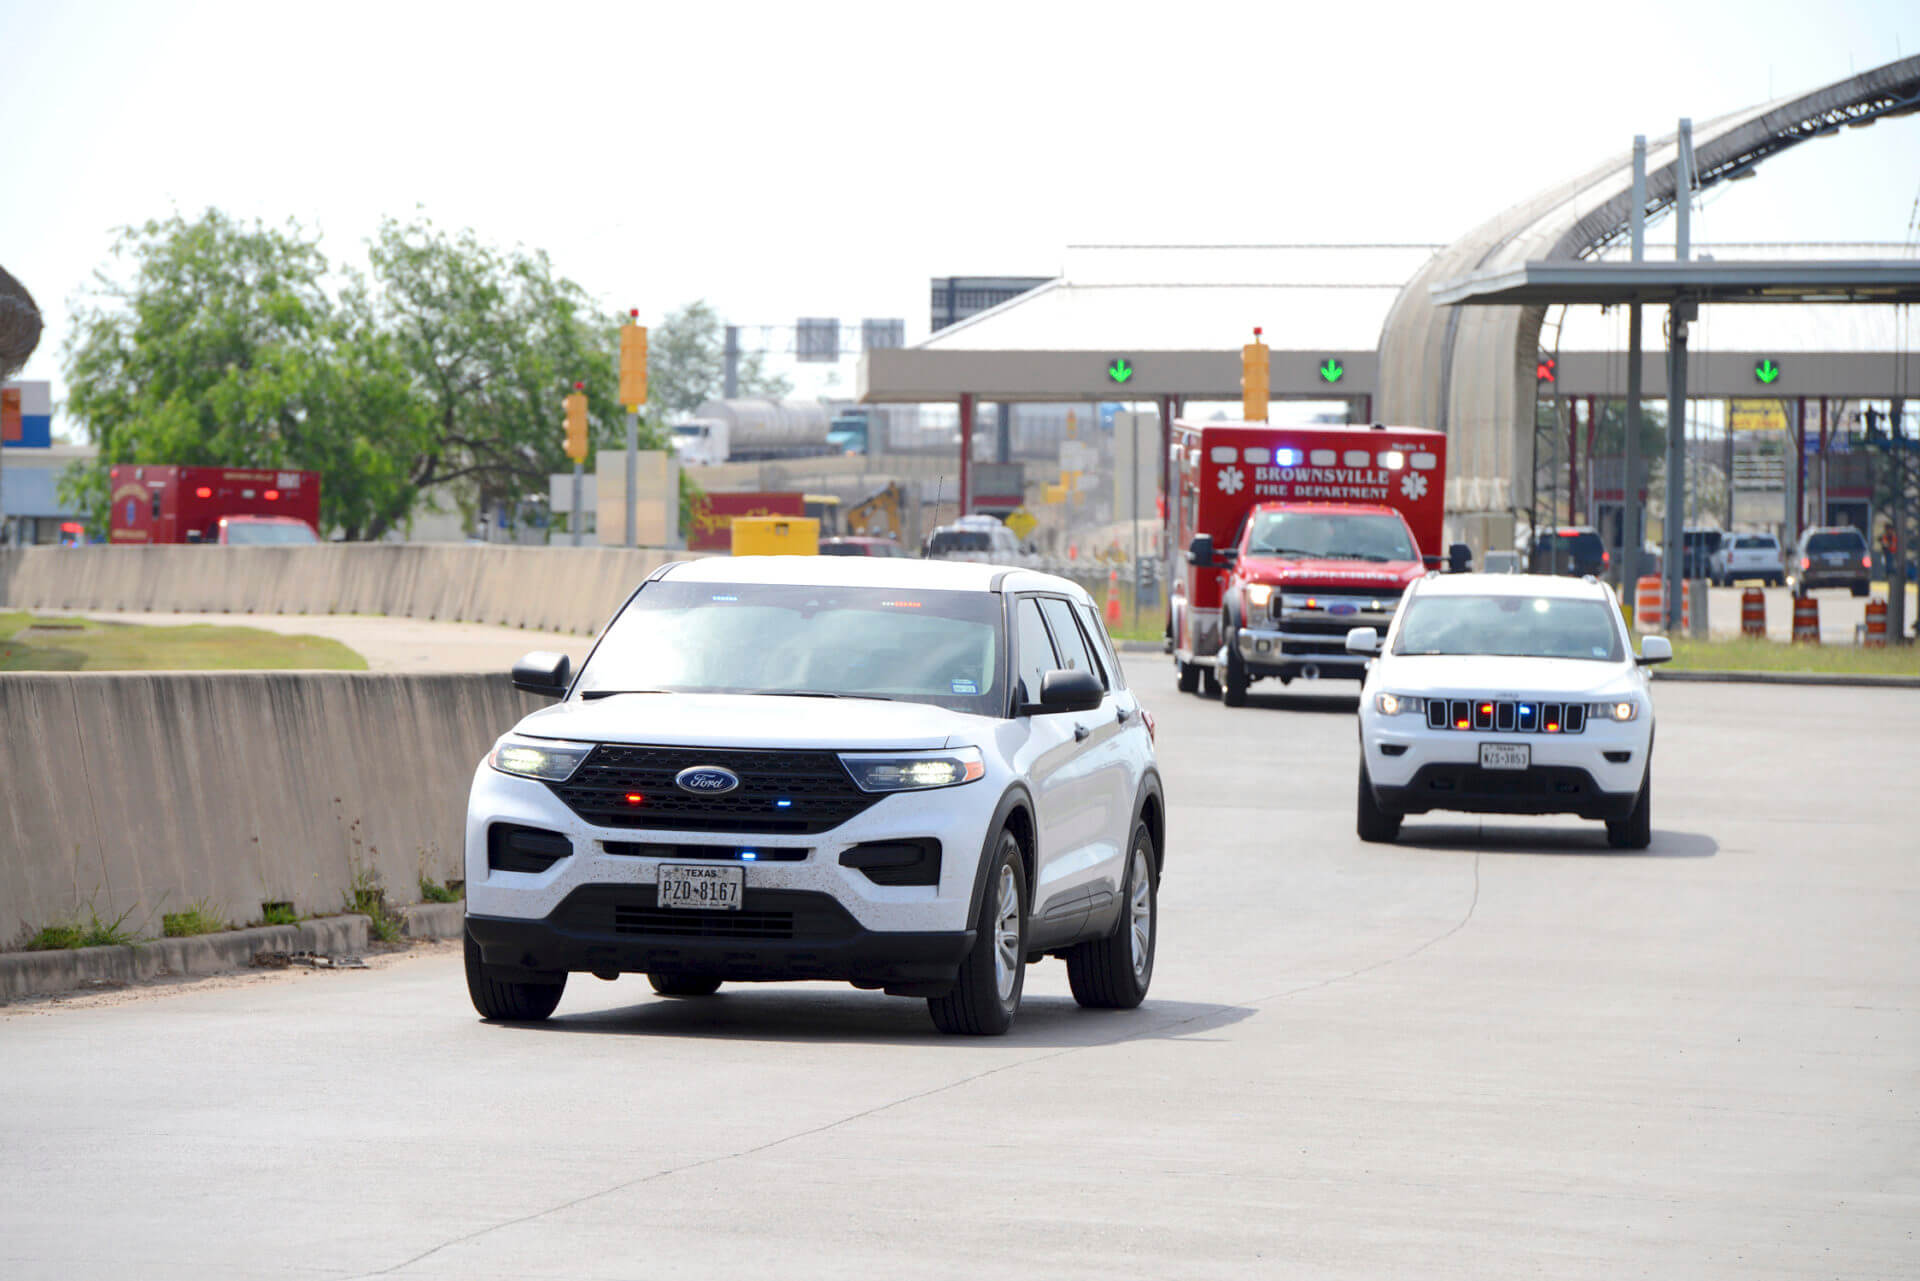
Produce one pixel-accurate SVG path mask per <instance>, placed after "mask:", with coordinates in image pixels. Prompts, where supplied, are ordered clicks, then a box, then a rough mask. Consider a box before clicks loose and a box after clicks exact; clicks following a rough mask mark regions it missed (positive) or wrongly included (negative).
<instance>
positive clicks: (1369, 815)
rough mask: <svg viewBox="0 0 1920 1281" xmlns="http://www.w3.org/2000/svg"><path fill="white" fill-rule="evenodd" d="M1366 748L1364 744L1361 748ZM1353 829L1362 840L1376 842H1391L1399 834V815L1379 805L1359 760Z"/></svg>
mask: <svg viewBox="0 0 1920 1281" xmlns="http://www.w3.org/2000/svg"><path fill="white" fill-rule="evenodd" d="M1361 750H1362V751H1364V750H1366V749H1365V748H1364V746H1363V747H1362V749H1361ZM1353 829H1354V831H1356V832H1357V833H1359V835H1360V839H1361V840H1363V841H1371V842H1374V843H1376V844H1383V843H1387V842H1391V841H1393V840H1394V839H1396V838H1397V837H1398V836H1399V835H1400V816H1399V815H1398V814H1393V813H1389V812H1388V811H1386V810H1384V809H1382V808H1381V807H1380V801H1379V798H1378V797H1376V796H1374V794H1373V779H1372V778H1371V777H1370V776H1369V775H1368V774H1367V763H1366V762H1365V761H1361V762H1360V793H1359V797H1358V798H1357V801H1356V804H1355V816H1354V823H1353Z"/></svg>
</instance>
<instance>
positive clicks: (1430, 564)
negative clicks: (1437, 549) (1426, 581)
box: [1420, 556, 1440, 569]
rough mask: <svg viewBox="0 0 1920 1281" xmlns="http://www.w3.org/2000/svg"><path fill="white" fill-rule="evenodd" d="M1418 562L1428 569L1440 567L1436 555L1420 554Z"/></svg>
mask: <svg viewBox="0 0 1920 1281" xmlns="http://www.w3.org/2000/svg"><path fill="white" fill-rule="evenodd" d="M1420 563H1421V564H1422V565H1425V566H1426V567H1427V568H1428V569H1438V568H1440V558H1439V557H1438V556H1422V557H1421V558H1420Z"/></svg>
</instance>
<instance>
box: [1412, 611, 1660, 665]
mask: <svg viewBox="0 0 1920 1281" xmlns="http://www.w3.org/2000/svg"><path fill="white" fill-rule="evenodd" d="M1617 619H1618V616H1617V615H1616V614H1614V612H1613V611H1612V610H1611V609H1609V608H1608V607H1607V605H1606V603H1605V602H1604V601H1597V600H1570V599H1568V598H1566V597H1563V596H1416V597H1415V598H1414V599H1412V600H1410V601H1408V602H1407V605H1406V613H1405V614H1404V615H1403V616H1402V617H1401V619H1400V632H1399V635H1398V636H1397V637H1396V638H1395V639H1394V642H1393V652H1394V653H1396V654H1495V655H1499V656H1501V657H1508V658H1584V659H1591V660H1594V661H1612V662H1619V661H1620V658H1621V654H1622V651H1621V646H1620V628H1619V626H1618V625H1617Z"/></svg>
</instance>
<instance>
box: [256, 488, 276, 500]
mask: <svg viewBox="0 0 1920 1281" xmlns="http://www.w3.org/2000/svg"><path fill="white" fill-rule="evenodd" d="M260 496H261V497H262V498H264V499H266V500H267V501H268V502H270V503H277V502H279V501H280V491H279V490H277V489H269V490H268V491H267V492H266V493H264V494H262V495H260Z"/></svg>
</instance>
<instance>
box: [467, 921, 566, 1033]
mask: <svg viewBox="0 0 1920 1281" xmlns="http://www.w3.org/2000/svg"><path fill="white" fill-rule="evenodd" d="M466 952H467V995H468V997H470V998H471V999H472V1001H473V1008H474V1009H475V1010H476V1011H478V1012H479V1015H480V1017H481V1018H483V1019H489V1020H495V1019H497V1020H499V1021H501V1022H504V1023H538V1022H540V1021H541V1020H542V1019H544V1018H546V1017H547V1016H548V1015H550V1014H552V1013H553V1011H554V1010H555V1008H557V1007H558V1006H559V1004H560V994H561V993H562V992H564V991H566V990H567V976H566V975H564V974H562V975H561V976H560V981H559V982H557V983H522V982H518V981H515V980H511V979H503V978H498V977H495V976H496V974H497V973H498V970H499V967H498V966H493V965H488V964H487V963H486V961H485V960H484V959H483V958H482V957H481V955H480V945H479V944H478V943H476V942H474V941H473V935H472V934H468V935H467V947H466Z"/></svg>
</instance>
